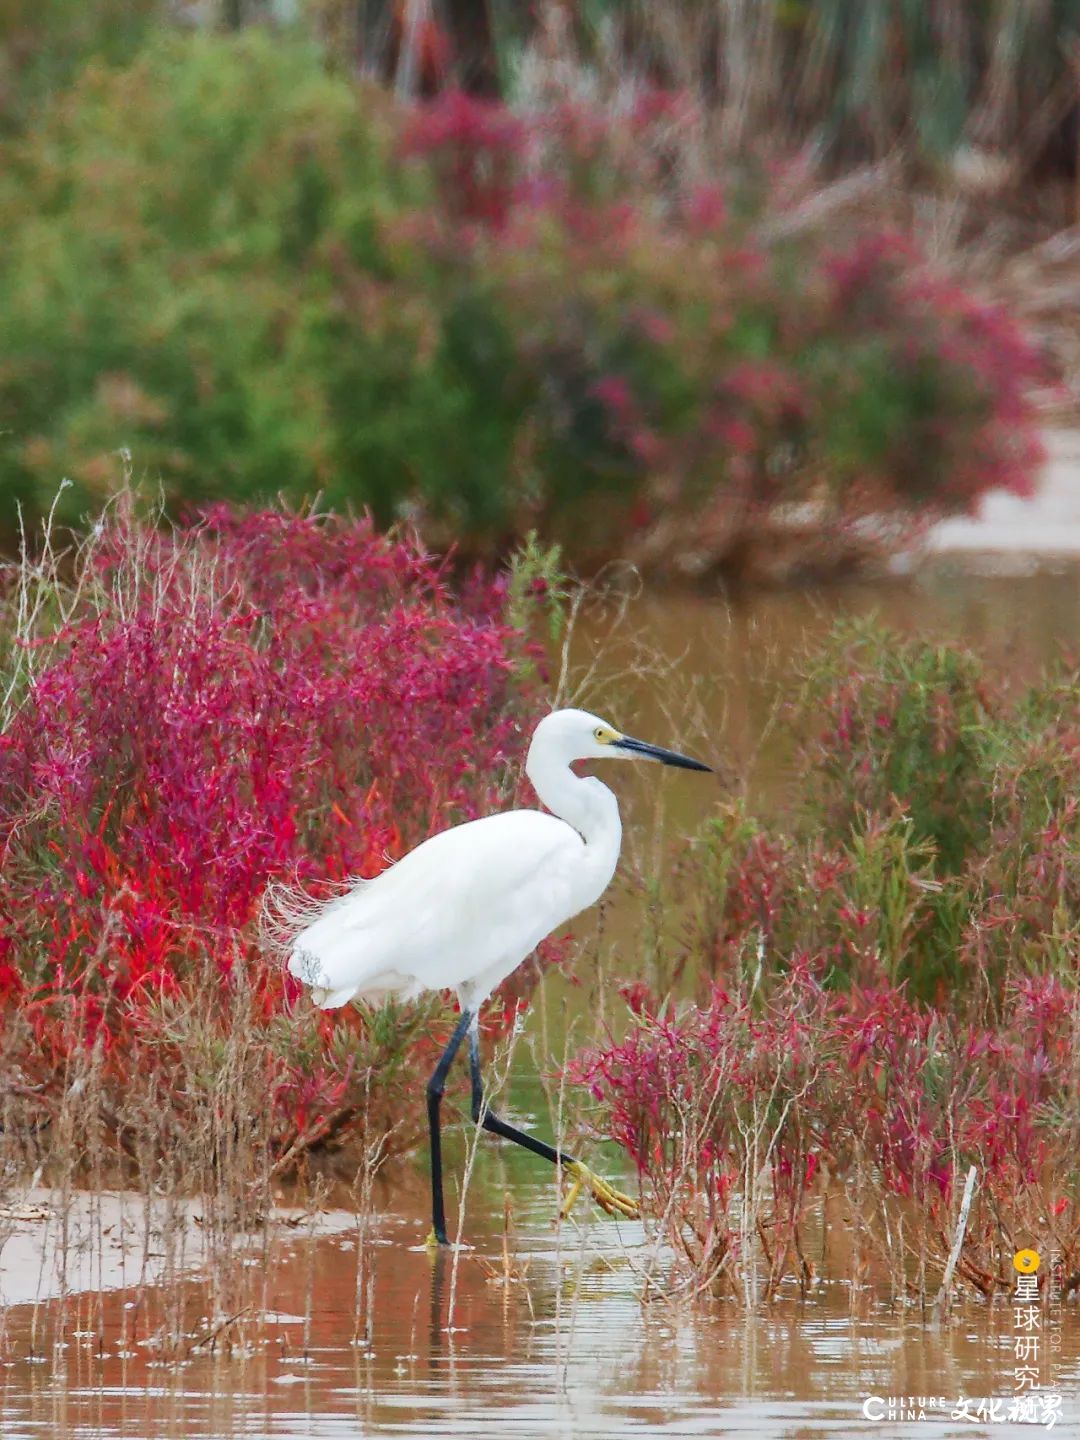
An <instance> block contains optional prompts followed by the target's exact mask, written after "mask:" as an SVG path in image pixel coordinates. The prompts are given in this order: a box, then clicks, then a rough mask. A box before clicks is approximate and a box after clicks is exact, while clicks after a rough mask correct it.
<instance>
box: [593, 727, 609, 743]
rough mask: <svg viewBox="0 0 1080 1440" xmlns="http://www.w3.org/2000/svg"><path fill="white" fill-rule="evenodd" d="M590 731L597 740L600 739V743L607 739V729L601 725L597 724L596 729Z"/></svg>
mask: <svg viewBox="0 0 1080 1440" xmlns="http://www.w3.org/2000/svg"><path fill="white" fill-rule="evenodd" d="M592 733H593V734H594V735H595V736H596V738H597V740H599V741H600V743H601V745H602V744H603V743H604V741H605V740H606V739H607V731H606V730H605V729H604V727H603V726H602V725H597V727H596V729H595V730H594V731H593V732H592Z"/></svg>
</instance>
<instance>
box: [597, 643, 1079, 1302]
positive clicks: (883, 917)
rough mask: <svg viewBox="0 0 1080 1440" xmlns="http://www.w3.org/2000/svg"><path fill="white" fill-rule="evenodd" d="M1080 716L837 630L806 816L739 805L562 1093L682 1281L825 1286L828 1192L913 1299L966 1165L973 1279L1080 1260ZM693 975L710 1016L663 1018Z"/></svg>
mask: <svg viewBox="0 0 1080 1440" xmlns="http://www.w3.org/2000/svg"><path fill="white" fill-rule="evenodd" d="M1078 693H1080V692H1078V688H1077V684H1076V677H1075V675H1074V674H1072V673H1070V672H1069V671H1068V670H1064V669H1063V670H1061V671H1058V672H1055V673H1053V674H1051V675H1049V676H1047V677H1044V678H1043V679H1042V680H1040V681H1038V682H1036V683H1034V684H1033V685H1032V686H1031V687H1030V689H1029V690H1027V691H1026V692H1021V693H1013V692H1012V691H1010V690H1009V689H1007V688H1005V687H1003V686H1002V685H1001V684H999V683H998V682H997V681H996V680H995V679H994V678H993V677H992V676H990V675H988V674H986V673H985V671H984V670H983V668H982V667H981V666H980V665H979V664H978V662H977V661H976V660H975V659H974V657H972V656H971V655H968V654H965V653H963V652H959V653H957V652H953V653H949V652H946V651H944V650H942V649H940V648H938V647H932V646H929V645H924V644H921V643H919V642H908V641H903V640H901V639H900V638H899V637H898V636H895V635H889V634H887V633H884V632H879V631H875V630H873V629H869V628H865V627H864V628H862V629H859V630H852V629H851V628H850V627H842V628H841V629H840V630H839V631H838V633H837V634H836V636H835V637H834V639H833V641H832V643H831V645H830V646H829V647H827V648H826V649H825V650H824V652H823V653H822V654H821V655H820V656H817V657H815V658H814V660H813V661H812V663H811V665H810V668H809V676H808V681H807V689H806V692H805V698H806V702H807V704H808V706H809V710H808V714H809V716H810V717H811V718H812V721H813V728H812V729H811V730H810V735H809V738H808V739H807V740H805V741H804V755H805V762H806V763H805V766H804V767H803V768H802V770H801V775H802V779H801V781H800V784H801V794H800V796H799V803H798V805H797V806H796V808H795V812H794V815H793V816H792V818H791V819H790V820H789V821H788V823H787V824H775V823H773V824H766V823H764V822H762V821H758V820H755V819H754V818H752V817H751V816H749V815H748V814H747V813H746V811H745V810H744V809H742V808H739V807H736V808H732V809H731V810H730V811H728V812H727V813H722V814H721V815H719V816H718V817H716V818H715V819H714V820H711V821H710V822H709V824H708V825H707V826H706V828H705V830H704V831H703V833H702V834H701V836H699V837H698V839H697V841H696V842H695V843H694V845H693V846H691V847H690V848H689V850H688V851H687V853H686V854H685V856H684V857H683V860H682V863H681V866H680V872H679V876H678V881H677V887H676V891H675V893H674V894H673V895H672V901H673V903H674V904H675V905H676V906H677V907H678V910H679V912H680V913H682V914H683V915H684V916H685V919H684V923H683V933H684V935H685V942H684V945H685V953H684V954H682V955H680V956H678V957H677V959H676V963H675V967H674V970H673V972H672V974H671V975H670V976H667V977H664V976H661V977H659V978H658V980H657V981H656V982H655V983H653V984H643V983H639V984H638V985H636V986H634V987H632V988H631V989H629V990H627V991H626V995H627V1000H628V1005H629V1014H628V1016H627V1029H626V1033H625V1035H624V1036H622V1037H613V1038H612V1039H611V1040H610V1041H609V1042H608V1043H604V1044H600V1045H598V1046H595V1047H593V1048H592V1049H590V1050H589V1051H588V1052H587V1053H585V1054H584V1055H582V1056H580V1057H579V1058H578V1059H577V1061H576V1062H575V1065H574V1067H573V1076H574V1078H575V1079H576V1080H578V1081H580V1082H581V1083H582V1084H585V1085H587V1086H589V1087H590V1089H591V1091H592V1094H593V1096H594V1098H595V1099H596V1100H597V1102H599V1104H600V1106H601V1114H602V1116H603V1120H602V1125H601V1128H602V1129H603V1130H604V1132H605V1133H607V1134H609V1135H611V1136H612V1137H613V1138H614V1139H616V1140H617V1141H619V1143H620V1144H621V1145H622V1146H623V1147H624V1148H625V1150H626V1151H627V1152H628V1154H629V1155H630V1156H631V1158H632V1159H633V1160H634V1162H635V1164H636V1165H637V1167H638V1169H639V1171H640V1173H641V1176H642V1181H643V1186H644V1189H645V1192H646V1194H647V1195H648V1196H649V1197H650V1199H651V1203H652V1208H653V1211H654V1213H655V1214H656V1215H657V1216H659V1217H660V1218H661V1219H662V1221H663V1222H664V1224H665V1226H666V1229H667V1232H668V1233H669V1235H670V1237H671V1238H672V1239H673V1241H674V1242H675V1243H676V1244H677V1246H678V1247H679V1249H680V1251H681V1253H682V1255H683V1256H684V1259H685V1260H686V1261H687V1262H688V1263H689V1266H690V1270H691V1273H692V1275H693V1276H694V1277H695V1280H694V1283H704V1285H705V1286H706V1287H708V1288H712V1289H714V1290H717V1291H719V1292H721V1293H723V1292H725V1291H727V1292H731V1291H734V1293H737V1294H749V1293H751V1292H752V1291H753V1289H754V1284H753V1283H752V1282H751V1279H748V1276H749V1277H753V1275H754V1274H755V1266H760V1267H761V1273H760V1275H759V1277H758V1279H759V1281H760V1283H761V1285H762V1286H763V1287H764V1293H766V1294H771V1293H773V1292H774V1291H775V1290H776V1288H777V1287H778V1286H779V1285H780V1284H781V1283H782V1282H783V1279H784V1277H785V1276H790V1275H791V1274H792V1273H794V1274H796V1275H797V1276H798V1277H799V1278H800V1280H801V1282H802V1283H803V1284H804V1285H805V1284H807V1283H809V1282H810V1280H811V1278H812V1275H811V1269H812V1267H811V1265H810V1261H809V1259H808V1252H807V1248H806V1244H805V1239H806V1228H807V1223H808V1218H809V1215H810V1212H811V1211H814V1212H815V1214H816V1212H817V1211H818V1210H819V1209H820V1207H821V1206H822V1205H824V1206H825V1207H826V1211H827V1210H828V1207H829V1205H830V1204H832V1203H833V1202H832V1200H831V1199H830V1197H831V1196H832V1195H834V1194H835V1193H836V1192H835V1188H834V1186H833V1182H839V1183H841V1184H842V1186H843V1197H844V1198H843V1205H844V1207H845V1210H846V1211H847V1213H848V1215H849V1220H850V1223H852V1224H853V1225H854V1226H855V1238H856V1242H857V1243H856V1246H855V1251H854V1254H853V1258H852V1263H853V1264H854V1265H855V1266H856V1270H857V1272H858V1274H863V1273H866V1272H867V1270H868V1268H869V1269H873V1268H874V1267H875V1266H877V1267H879V1269H881V1270H884V1271H885V1273H887V1274H889V1275H891V1278H892V1281H893V1284H894V1286H895V1287H896V1288H897V1289H899V1290H900V1291H907V1292H910V1293H914V1294H920V1295H923V1296H924V1297H925V1295H926V1293H927V1285H928V1283H929V1277H932V1276H933V1275H934V1274H940V1271H941V1268H942V1267H943V1265H944V1262H945V1259H946V1257H947V1255H948V1253H949V1250H950V1248H951V1244H952V1236H953V1230H954V1226H955V1220H956V1209H957V1206H958V1204H959V1196H960V1192H961V1191H962V1190H963V1187H964V1183H965V1180H966V1176H967V1173H968V1169H969V1167H971V1166H974V1167H975V1168H976V1171H977V1181H978V1190H977V1194H976V1201H975V1205H974V1207H973V1210H972V1214H971V1220H970V1223H969V1226H968V1231H967V1238H966V1240H965V1245H964V1249H963V1252H962V1255H961V1261H960V1266H959V1271H958V1273H959V1275H960V1277H961V1279H962V1281H963V1282H964V1283H966V1284H967V1285H969V1286H971V1287H972V1288H973V1289H974V1290H977V1291H979V1292H981V1293H983V1294H987V1295H990V1294H994V1293H996V1292H1000V1291H1002V1290H1003V1289H1007V1288H1008V1287H1009V1285H1010V1284H1011V1280H1010V1269H1009V1264H1010V1257H1011V1253H1012V1251H1013V1250H1015V1249H1016V1248H1019V1246H1020V1244H1021V1243H1024V1244H1032V1245H1033V1246H1034V1248H1036V1249H1041V1250H1043V1251H1055V1252H1057V1253H1059V1254H1060V1255H1061V1256H1062V1257H1063V1261H1062V1263H1063V1265H1064V1267H1065V1273H1066V1274H1071V1273H1073V1272H1074V1271H1076V1270H1077V1268H1078V1266H1080V1185H1078V1179H1080V1176H1078V1171H1077V1165H1076V1154H1077V1142H1078V1139H1080V1134H1078V1116H1080V1091H1078V1077H1077V1070H1076V1064H1075V1054H1076V1047H1077V1043H1078V1040H1080V990H1078V985H1077V968H1076V950H1075V937H1076V935H1077V933H1080V884H1078V882H1077V877H1078V876H1080V863H1078V862H1080V825H1078V820H1077V805H1076V803H1075V798H1074V796H1073V794H1072V788H1073V786H1072V783H1071V778H1070V777H1072V776H1074V774H1075V756H1076V746H1077V735H1078V734H1080V728H1078V722H1080V707H1078V704H1077V698H1076V697H1077V694H1078ZM805 718H806V717H805V716H804V717H803V719H801V720H800V721H799V724H800V727H801V726H802V725H803V723H804V721H805ZM803 733H804V734H805V731H803ZM687 973H690V974H694V973H696V974H698V975H699V976H700V980H699V985H698V993H697V996H696V999H695V1000H694V1002H693V1003H684V1004H682V1005H676V1004H673V1003H672V1002H670V1001H665V1000H664V999H663V996H664V993H665V988H666V986H667V985H668V984H670V983H671V981H672V980H673V979H674V978H676V977H678V976H680V975H685V974H687ZM826 1223H828V1220H827V1219H826Z"/></svg>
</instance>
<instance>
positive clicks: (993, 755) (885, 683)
mask: <svg viewBox="0 0 1080 1440" xmlns="http://www.w3.org/2000/svg"><path fill="white" fill-rule="evenodd" d="M1078 696H1080V685H1078V681H1077V676H1076V674H1075V673H1073V672H1070V671H1068V670H1065V669H1062V670H1061V671H1059V672H1053V673H1050V674H1048V675H1046V676H1043V677H1042V678H1040V679H1039V680H1037V681H1036V682H1034V683H1033V684H1032V685H1031V686H1030V687H1028V688H1027V689H1026V690H1023V691H1022V692H1020V693H1016V694H1014V693H1012V691H1011V690H1010V689H1009V688H1008V687H1007V686H1005V685H1004V684H1003V683H1002V682H1001V681H1000V680H998V679H997V678H995V677H994V676H992V675H989V674H987V673H986V672H985V671H984V670H983V668H982V666H981V665H980V664H979V662H978V661H977V660H976V659H975V657H974V656H973V655H971V654H970V653H968V652H966V651H963V650H954V649H946V648H943V647H939V646H935V645H929V644H926V643H924V642H920V641H917V640H905V639H902V638H901V637H900V636H898V635H895V634H892V633H890V632H887V631H883V630H880V629H877V628H875V627H873V626H869V625H861V626H859V627H852V626H850V625H842V626H840V627H838V628H837V630H836V632H835V633H834V635H833V636H832V638H831V640H830V642H829V643H828V644H827V645H826V646H825V647H824V648H823V650H822V651H821V652H820V653H819V654H818V655H816V656H815V657H814V660H813V663H812V665H811V667H810V672H809V678H808V681H807V685H806V690H805V695H804V699H805V707H799V708H798V709H797V710H793V712H792V717H791V718H792V720H793V723H794V724H795V726H796V729H797V731H798V732H799V733H805V730H806V727H807V725H808V724H809V726H810V727H811V729H812V734H811V738H810V739H809V741H807V742H806V744H805V749H804V764H803V766H802V767H801V768H800V771H799V774H800V777H801V778H800V781H799V785H798V790H797V792H796V794H795V795H794V796H793V806H792V811H791V815H790V818H789V819H788V821H787V822H786V823H785V822H772V823H766V822H765V821H763V820H758V819H755V818H753V817H751V816H749V815H748V814H747V813H746V812H745V810H743V809H741V808H737V809H734V810H732V811H730V812H729V813H724V814H721V815H720V816H718V817H715V818H713V819H712V820H710V822H709V823H708V824H707V826H706V827H705V829H704V831H703V832H702V834H701V835H700V836H699V837H698V839H697V841H696V842H695V844H694V845H693V847H692V848H691V851H690V852H689V855H688V858H687V861H686V864H685V866H684V868H683V873H682V879H681V885H682V888H683V889H684V891H685V895H686V897H687V899H688V902H689V905H690V913H691V917H692V923H691V938H690V940H689V946H688V948H689V960H690V962H691V963H692V962H693V961H694V960H696V959H699V958H700V959H702V960H704V962H705V966H706V973H707V974H708V975H711V976H713V977H716V978H719V979H721V980H722V981H723V982H725V983H728V982H732V983H736V984H739V985H747V984H749V981H750V978H751V976H752V975H753V974H755V973H756V974H758V975H759V977H760V975H761V974H762V972H764V973H766V974H768V973H769V971H775V970H776V969H777V968H780V969H784V968H786V967H788V966H789V965H791V964H794V963H796V962H800V961H805V960H806V957H810V959H811V963H812V964H813V966H814V967H815V968H816V969H817V970H819V971H820V973H821V974H822V975H823V976H824V977H826V978H827V979H828V981H829V983H830V984H831V985H834V986H838V987H841V988H845V989H846V988H850V987H856V988H857V987H868V988H870V989H871V990H873V989H876V988H877V987H880V986H883V985H889V986H895V985H898V984H901V983H905V984H906V986H907V988H908V993H909V994H910V995H912V996H914V997H916V998H918V999H919V1000H923V1001H932V1002H937V1003H941V1000H942V997H943V996H945V995H948V996H949V997H950V1003H951V1004H953V1005H954V1006H956V1007H958V1009H960V1010H962V1011H963V1012H964V1013H970V1014H972V1015H978V1016H982V1015H985V1014H987V1013H989V1014H996V1013H997V1010H998V1007H999V1005H1000V1003H1001V1000H1002V997H1003V996H1004V995H1005V993H1006V992H1007V991H1008V990H1009V988H1010V987H1011V986H1016V985H1019V984H1022V983H1026V981H1027V979H1028V978H1029V977H1031V976H1032V975H1043V976H1045V975H1047V974H1049V975H1053V976H1057V977H1059V978H1061V979H1063V980H1065V979H1068V978H1069V977H1070V976H1071V975H1072V974H1073V972H1074V970H1075V955H1076V948H1077V945H1078V944H1080V804H1078V802H1077V799H1076V796H1075V775H1076V765H1077V757H1078V753H1080V701H1078V698H1077V697H1078ZM682 968H684V969H685V968H686V963H685V962H684V964H683V966H682Z"/></svg>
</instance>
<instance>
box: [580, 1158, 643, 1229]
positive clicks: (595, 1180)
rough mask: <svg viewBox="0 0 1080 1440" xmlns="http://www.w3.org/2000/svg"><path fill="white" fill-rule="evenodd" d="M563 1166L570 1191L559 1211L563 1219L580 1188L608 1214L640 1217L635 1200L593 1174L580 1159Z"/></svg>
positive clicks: (628, 1217) (633, 1217)
mask: <svg viewBox="0 0 1080 1440" xmlns="http://www.w3.org/2000/svg"><path fill="white" fill-rule="evenodd" d="M563 1168H564V1170H565V1171H566V1173H567V1175H569V1176H570V1193H569V1194H568V1195H567V1197H566V1199H565V1201H564V1202H563V1207H562V1210H561V1212H560V1214H561V1217H562V1219H563V1220H565V1219H566V1217H567V1216H568V1215H569V1214H570V1211H571V1210H572V1209H573V1208H574V1204H575V1202H576V1200H577V1198H578V1196H579V1195H580V1194H581V1191H582V1189H586V1190H588V1191H589V1193H590V1194H591V1195H592V1197H593V1199H594V1200H595V1201H596V1203H597V1204H598V1205H599V1206H600V1209H601V1210H606V1211H607V1213H608V1214H609V1215H622V1216H624V1217H625V1218H626V1219H627V1220H637V1219H639V1218H640V1216H641V1210H640V1208H639V1206H638V1203H637V1201H636V1200H632V1199H631V1198H630V1196H629V1195H624V1194H623V1192H622V1191H621V1190H616V1189H615V1187H614V1185H611V1184H609V1183H608V1181H606V1180H604V1179H603V1178H602V1177H601V1176H599V1175H595V1174H594V1173H593V1172H592V1171H591V1170H590V1169H589V1167H588V1166H587V1165H585V1164H583V1163H582V1162H581V1161H580V1160H572V1161H571V1162H570V1164H569V1165H565V1166H564V1167H563Z"/></svg>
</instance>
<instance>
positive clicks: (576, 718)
mask: <svg viewBox="0 0 1080 1440" xmlns="http://www.w3.org/2000/svg"><path fill="white" fill-rule="evenodd" d="M540 754H544V755H546V756H550V757H551V759H553V760H558V761H561V762H562V763H563V764H566V765H569V764H570V763H571V762H572V761H574V760H659V761H660V763H661V764H662V765H676V766H678V767H679V768H680V769H682V770H709V769H710V768H711V767H710V766H708V765H703V764H702V763H701V761H700V760H691V759H690V757H689V756H688V755H680V754H679V753H678V751H676V750H665V749H664V747H663V746H662V745H649V744H647V743H646V742H645V741H644V740H635V739H633V738H632V737H631V736H629V735H624V734H623V733H622V731H621V730H616V728H615V726H614V725H610V724H609V723H608V722H607V721H606V720H602V719H601V718H600V716H599V715H590V714H589V712H588V711H587V710H553V711H552V713H551V714H550V715H545V716H544V718H543V720H541V721H540V724H539V725H537V727H536V729H535V731H534V732H533V738H532V745H531V747H530V751H529V758H530V760H532V759H533V757H534V756H537V755H540Z"/></svg>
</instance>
